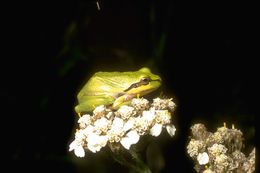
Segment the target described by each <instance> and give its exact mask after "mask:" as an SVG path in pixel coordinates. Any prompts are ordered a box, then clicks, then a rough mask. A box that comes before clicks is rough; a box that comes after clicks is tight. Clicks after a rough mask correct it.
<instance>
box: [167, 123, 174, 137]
mask: <svg viewBox="0 0 260 173" xmlns="http://www.w3.org/2000/svg"><path fill="white" fill-rule="evenodd" d="M166 130H167V132H168V133H169V135H170V136H171V137H173V136H174V135H175V131H176V128H175V126H174V125H173V124H169V125H167V126H166Z"/></svg>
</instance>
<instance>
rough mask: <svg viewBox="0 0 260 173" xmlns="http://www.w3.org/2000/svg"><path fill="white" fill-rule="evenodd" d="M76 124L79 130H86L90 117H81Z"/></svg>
mask: <svg viewBox="0 0 260 173" xmlns="http://www.w3.org/2000/svg"><path fill="white" fill-rule="evenodd" d="M78 123H79V127H80V128H86V127H87V126H88V125H89V124H90V123H91V116H90V115H89V114H85V115H82V116H81V117H80V118H79V120H78Z"/></svg>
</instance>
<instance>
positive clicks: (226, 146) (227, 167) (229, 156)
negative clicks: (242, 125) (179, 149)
mask: <svg viewBox="0 0 260 173" xmlns="http://www.w3.org/2000/svg"><path fill="white" fill-rule="evenodd" d="M191 133H192V135H191V139H190V141H189V143H188V145H187V153H188V154H189V156H190V157H191V158H192V159H193V160H194V162H195V166H194V168H195V170H196V171H197V172H203V173H207V172H208V173H211V172H214V173H222V172H230V173H232V172H241V173H252V172H254V170H255V149H253V151H252V152H251V153H250V154H249V156H248V157H246V156H245V154H244V153H242V152H241V151H240V149H241V145H242V139H243V138H242V132H241V131H240V130H238V129H235V128H234V126H233V127H232V128H231V129H229V128H227V127H226V126H225V124H224V126H223V127H219V128H218V129H217V130H216V132H214V133H212V132H208V131H207V129H206V127H205V126H204V125H203V124H195V125H193V126H192V127H191Z"/></svg>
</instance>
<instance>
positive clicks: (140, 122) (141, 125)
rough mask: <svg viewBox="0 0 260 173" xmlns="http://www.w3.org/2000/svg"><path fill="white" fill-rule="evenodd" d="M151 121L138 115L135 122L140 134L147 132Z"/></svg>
mask: <svg viewBox="0 0 260 173" xmlns="http://www.w3.org/2000/svg"><path fill="white" fill-rule="evenodd" d="M150 124H151V123H149V122H148V120H146V119H145V118H144V117H136V118H135V123H134V127H133V128H134V129H136V131H137V132H138V133H139V134H140V135H144V134H146V133H147V131H148V129H149V126H150Z"/></svg>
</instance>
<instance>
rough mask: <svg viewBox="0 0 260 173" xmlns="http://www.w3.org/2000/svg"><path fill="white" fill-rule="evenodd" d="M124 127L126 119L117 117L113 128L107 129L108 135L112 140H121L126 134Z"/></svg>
mask: <svg viewBox="0 0 260 173" xmlns="http://www.w3.org/2000/svg"><path fill="white" fill-rule="evenodd" d="M123 127H124V121H123V120H122V119H121V118H118V117H115V119H114V120H113V123H112V126H111V129H110V130H108V131H107V136H108V139H109V141H110V142H119V141H120V140H121V138H122V136H124V134H125V131H124V130H123Z"/></svg>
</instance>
